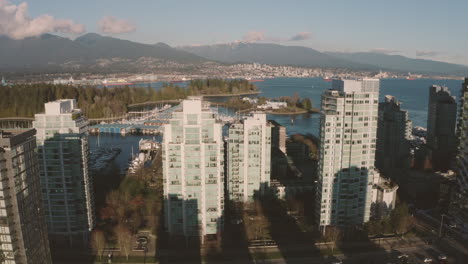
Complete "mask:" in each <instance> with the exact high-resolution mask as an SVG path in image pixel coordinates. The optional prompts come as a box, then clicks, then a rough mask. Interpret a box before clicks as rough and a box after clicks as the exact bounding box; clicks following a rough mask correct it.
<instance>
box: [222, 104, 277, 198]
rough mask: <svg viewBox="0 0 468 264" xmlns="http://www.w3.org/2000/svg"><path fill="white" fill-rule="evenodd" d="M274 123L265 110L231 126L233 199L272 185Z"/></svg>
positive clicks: (229, 164) (229, 154) (257, 193)
mask: <svg viewBox="0 0 468 264" xmlns="http://www.w3.org/2000/svg"><path fill="white" fill-rule="evenodd" d="M272 127H273V126H272V125H271V124H270V123H269V122H268V121H267V119H266V115H265V114H264V113H254V114H253V115H252V116H250V117H247V118H245V119H243V120H240V121H239V122H236V123H234V124H232V125H231V126H230V127H229V138H228V143H227V148H228V151H227V186H228V187H227V190H228V194H229V199H230V200H234V201H242V202H245V201H249V200H253V198H254V196H260V195H262V194H263V193H264V192H265V191H266V188H267V187H268V186H269V184H270V175H271V130H272Z"/></svg>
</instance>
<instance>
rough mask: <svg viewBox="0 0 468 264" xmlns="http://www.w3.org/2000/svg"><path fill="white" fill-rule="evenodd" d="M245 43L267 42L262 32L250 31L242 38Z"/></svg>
mask: <svg viewBox="0 0 468 264" xmlns="http://www.w3.org/2000/svg"><path fill="white" fill-rule="evenodd" d="M242 40H243V41H245V42H257V41H262V40H265V33H264V32H261V31H249V32H247V34H245V35H244V37H243V38H242Z"/></svg>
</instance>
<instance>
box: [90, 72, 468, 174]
mask: <svg viewBox="0 0 468 264" xmlns="http://www.w3.org/2000/svg"><path fill="white" fill-rule="evenodd" d="M255 84H256V85H257V86H258V88H259V89H260V91H261V93H260V96H265V97H269V98H276V97H280V96H291V95H294V93H297V94H298V95H299V96H300V97H308V98H310V99H311V100H312V104H313V106H315V107H320V96H321V94H322V93H323V91H324V90H326V89H329V88H330V87H331V82H326V81H324V80H323V79H322V78H275V79H265V81H263V82H256V83H255ZM433 84H436V85H443V86H447V87H448V88H449V89H450V91H451V93H452V95H454V96H456V97H457V98H458V97H459V94H460V90H461V86H462V81H460V80H432V79H417V80H406V79H383V80H381V83H380V100H381V101H382V100H383V97H384V96H385V95H393V96H395V97H396V98H397V99H398V100H399V101H400V102H402V108H403V109H406V110H408V111H409V116H410V118H411V120H412V121H413V125H414V126H423V127H426V122H427V106H428V94H429V87H430V86H431V85H433ZM178 85H186V84H183V83H181V84H178ZM139 86H143V87H147V86H148V84H141V85H139ZM150 86H151V87H153V88H155V89H159V88H161V86H162V83H161V82H157V83H152V84H150ZM223 111H226V112H228V113H232V111H229V110H223ZM268 119H274V120H276V121H277V122H279V123H280V124H282V125H284V126H285V127H286V131H287V134H288V135H291V134H295V133H302V134H307V133H311V134H314V135H318V130H319V114H304V115H295V116H285V115H269V116H268ZM291 120H293V122H291ZM141 138H148V136H137V135H130V136H126V137H121V136H120V135H101V136H100V144H101V145H105V146H112V147H119V148H121V149H122V152H121V154H120V155H119V156H118V157H117V158H116V160H115V161H114V163H116V164H118V166H119V167H120V169H124V168H125V167H126V166H127V164H128V158H129V157H130V155H131V151H132V148H133V150H134V151H135V152H137V150H138V141H139V140H140V139H141ZM149 138H151V137H149ZM156 140H161V138H160V137H157V138H156ZM90 146H91V149H95V148H96V147H97V137H96V136H90Z"/></svg>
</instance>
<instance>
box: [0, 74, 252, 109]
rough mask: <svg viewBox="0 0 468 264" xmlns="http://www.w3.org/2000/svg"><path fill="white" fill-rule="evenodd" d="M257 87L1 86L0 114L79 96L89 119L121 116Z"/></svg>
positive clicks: (222, 83)
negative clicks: (138, 107)
mask: <svg viewBox="0 0 468 264" xmlns="http://www.w3.org/2000/svg"><path fill="white" fill-rule="evenodd" d="M256 90H257V88H256V87H255V86H254V85H253V84H251V83H249V82H248V81H246V80H223V79H207V80H193V81H191V82H190V83H189V85H188V86H187V88H184V87H179V86H177V85H174V84H172V83H166V84H163V86H162V87H161V88H160V89H158V90H156V89H154V88H151V87H147V88H143V87H128V86H125V87H112V88H107V87H102V88H100V87H95V86H88V87H83V86H72V85H54V84H46V83H42V84H31V85H28V84H22V85H13V86H10V87H4V88H2V89H0V117H14V116H21V117H32V116H34V114H35V113H39V112H42V111H44V103H46V102H50V101H54V100H57V99H76V100H77V102H78V106H79V107H80V108H81V109H82V110H83V111H84V113H85V115H86V116H87V117H88V118H101V117H111V116H118V115H122V114H124V113H126V112H127V110H128V109H127V107H128V105H130V104H135V103H143V102H148V101H159V100H174V99H184V98H186V97H187V96H188V95H201V94H230V93H239V92H252V91H256Z"/></svg>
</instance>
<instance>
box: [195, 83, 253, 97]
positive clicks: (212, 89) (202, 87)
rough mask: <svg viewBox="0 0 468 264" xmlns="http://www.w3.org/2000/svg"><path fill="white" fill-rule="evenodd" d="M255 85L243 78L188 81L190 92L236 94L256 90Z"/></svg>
mask: <svg viewBox="0 0 468 264" xmlns="http://www.w3.org/2000/svg"><path fill="white" fill-rule="evenodd" d="M256 91H257V87H256V86H255V85H253V84H252V83H250V82H249V81H247V80H244V79H232V80H225V79H205V80H202V79H197V80H192V81H190V82H189V85H188V92H189V93H190V94H237V93H250V92H256Z"/></svg>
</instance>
